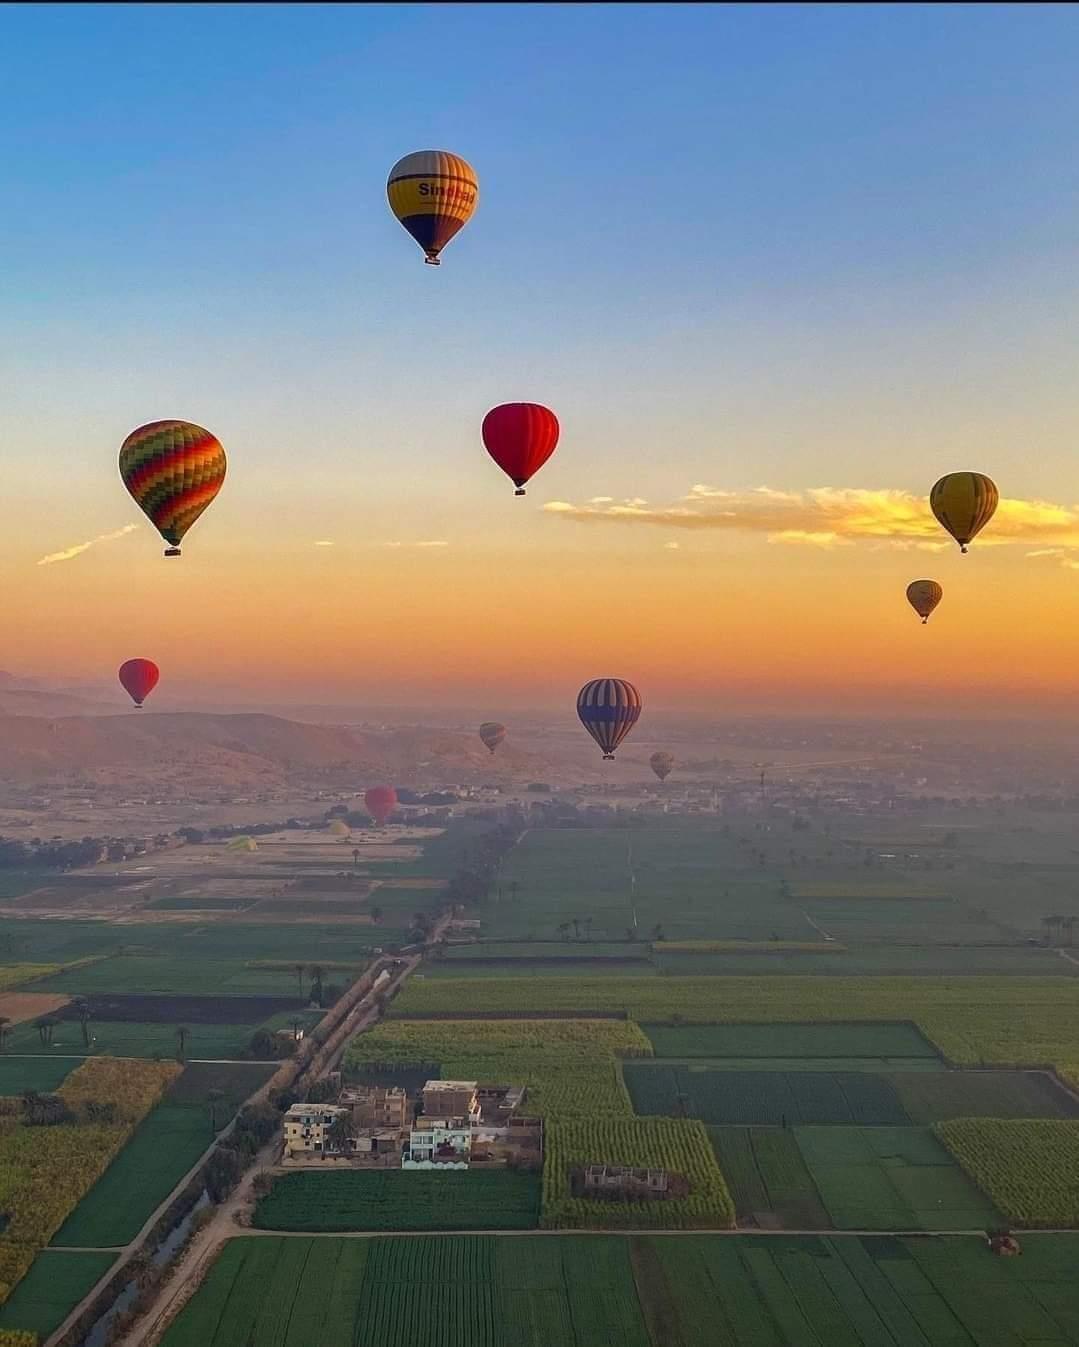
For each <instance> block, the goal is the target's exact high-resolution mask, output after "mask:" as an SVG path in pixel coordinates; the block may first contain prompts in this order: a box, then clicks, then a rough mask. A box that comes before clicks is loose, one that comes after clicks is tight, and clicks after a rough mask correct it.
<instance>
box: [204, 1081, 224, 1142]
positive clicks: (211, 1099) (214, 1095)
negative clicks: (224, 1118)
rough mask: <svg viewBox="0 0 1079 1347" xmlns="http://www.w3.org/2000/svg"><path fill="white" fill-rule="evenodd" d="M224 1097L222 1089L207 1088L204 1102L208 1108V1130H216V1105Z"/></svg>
mask: <svg viewBox="0 0 1079 1347" xmlns="http://www.w3.org/2000/svg"><path fill="white" fill-rule="evenodd" d="M224 1097H225V1091H224V1090H207V1091H206V1103H207V1106H208V1107H209V1110H210V1130H211V1131H213V1132H216V1131H217V1106H218V1104H220V1103H221V1101H222V1099H224Z"/></svg>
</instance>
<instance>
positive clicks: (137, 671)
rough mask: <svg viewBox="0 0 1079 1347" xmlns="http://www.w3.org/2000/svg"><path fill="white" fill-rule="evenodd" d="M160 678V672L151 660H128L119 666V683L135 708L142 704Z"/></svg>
mask: <svg viewBox="0 0 1079 1347" xmlns="http://www.w3.org/2000/svg"><path fill="white" fill-rule="evenodd" d="M160 677H161V670H160V669H159V668H158V667H157V665H156V664H155V663H154V662H153V660H152V659H129V660H125V661H124V663H123V664H121V665H120V682H121V684H122V685H123V688H124V691H125V692H127V693H129V694H130V696H131V700H132V701H133V702H134V703H135V706H136V707H139V706H141V705H142V704H143V702H144V701H145V700H146V698H147V697H149V695H150V693H151V692H153V690H154V688H156V687H157V680H158V679H159V678H160Z"/></svg>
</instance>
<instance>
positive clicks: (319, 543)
mask: <svg viewBox="0 0 1079 1347" xmlns="http://www.w3.org/2000/svg"><path fill="white" fill-rule="evenodd" d="M315 546H316V547H334V546H336V544H335V543H334V540H333V539H332V538H316V539H315Z"/></svg>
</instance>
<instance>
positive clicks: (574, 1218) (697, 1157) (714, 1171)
mask: <svg viewBox="0 0 1079 1347" xmlns="http://www.w3.org/2000/svg"><path fill="white" fill-rule="evenodd" d="M545 1143H546V1153H545V1158H544V1166H543V1224H544V1225H545V1226H548V1227H551V1226H572V1227H575V1228H581V1227H584V1228H592V1229H596V1228H604V1227H607V1228H610V1229H618V1228H620V1227H621V1228H633V1227H637V1228H640V1227H652V1228H657V1227H658V1228H665V1229H673V1230H680V1229H692V1228H696V1227H704V1228H707V1227H709V1226H711V1227H727V1226H731V1225H733V1224H734V1203H733V1202H732V1201H731V1196H730V1193H729V1192H728V1191H727V1185H726V1183H725V1182H724V1180H723V1175H722V1173H721V1172H720V1169H719V1166H718V1165H717V1164H716V1159H715V1153H714V1152H713V1150H712V1146H711V1143H710V1142H709V1140H708V1133H707V1132H706V1130H705V1129H704V1127H703V1126H702V1125H701V1124H700V1123H698V1122H693V1121H687V1120H678V1121H675V1120H672V1119H666V1118H609V1119H600V1120H596V1121H578V1120H568V1121H563V1120H562V1119H558V1118H556V1119H553V1120H551V1121H550V1122H549V1123H548V1126H547V1131H546V1138H545ZM590 1164H611V1165H633V1166H639V1167H642V1168H656V1169H666V1170H669V1171H671V1172H673V1173H676V1174H681V1175H683V1176H684V1177H685V1178H686V1179H687V1180H688V1181H689V1188H690V1191H689V1195H688V1196H686V1197H675V1198H668V1199H666V1200H663V1201H653V1202H606V1201H600V1200H597V1199H593V1198H584V1197H574V1196H573V1194H572V1192H571V1187H570V1178H571V1171H572V1170H574V1169H576V1168H579V1167H582V1166H584V1165H590Z"/></svg>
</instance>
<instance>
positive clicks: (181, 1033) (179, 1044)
mask: <svg viewBox="0 0 1079 1347" xmlns="http://www.w3.org/2000/svg"><path fill="white" fill-rule="evenodd" d="M190 1032H191V1030H190V1029H189V1028H188V1027H187V1025H186V1024H178V1025H177V1026H176V1060H177V1061H178V1062H182V1061H183V1060H184V1057H185V1054H186V1051H187V1036H188V1034H190Z"/></svg>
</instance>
